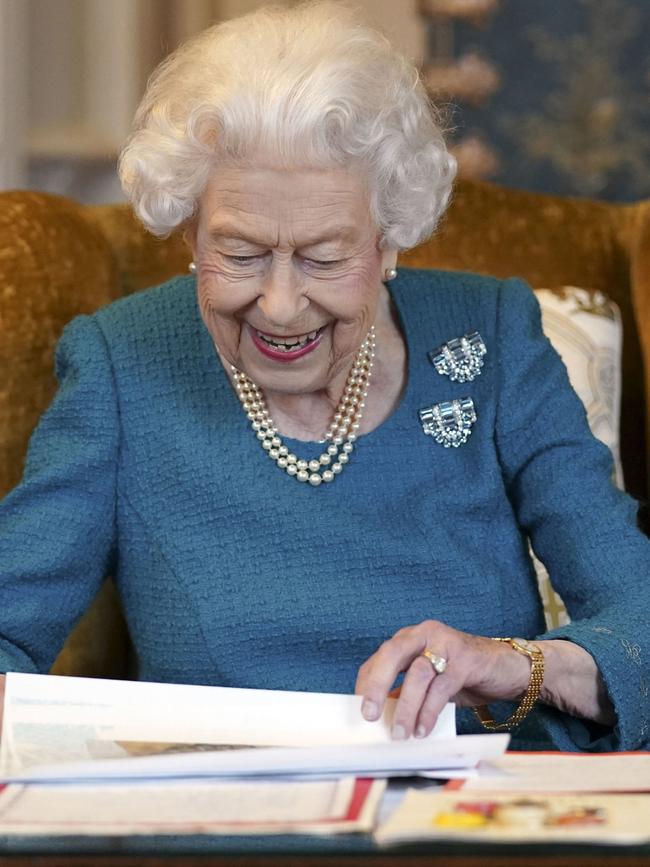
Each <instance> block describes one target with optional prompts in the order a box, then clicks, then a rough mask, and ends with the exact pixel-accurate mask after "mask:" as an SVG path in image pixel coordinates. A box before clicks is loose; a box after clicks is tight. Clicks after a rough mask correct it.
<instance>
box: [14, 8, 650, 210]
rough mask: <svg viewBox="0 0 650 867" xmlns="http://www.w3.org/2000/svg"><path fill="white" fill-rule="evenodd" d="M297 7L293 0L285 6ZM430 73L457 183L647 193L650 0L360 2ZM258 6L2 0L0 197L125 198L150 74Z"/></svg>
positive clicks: (627, 196) (624, 197)
mask: <svg viewBox="0 0 650 867" xmlns="http://www.w3.org/2000/svg"><path fill="white" fill-rule="evenodd" d="M280 2H284V3H285V5H291V3H292V2H294V0H280ZM356 4H357V5H359V6H361V7H363V8H365V10H366V12H367V15H368V17H369V18H370V19H371V20H374V21H375V22H376V23H377V24H378V25H379V26H381V27H382V28H383V29H384V30H385V31H386V32H387V33H388V34H389V35H390V36H391V38H392V39H393V41H394V42H395V43H396V44H397V45H398V46H399V47H400V48H402V49H403V50H404V51H405V52H406V53H407V54H408V55H409V56H410V57H411V58H412V60H413V61H414V62H416V63H417V64H418V65H419V66H420V67H421V69H422V74H423V77H424V80H425V82H426V85H427V87H428V89H429V91H430V93H431V95H432V97H433V98H434V100H436V101H437V102H438V103H440V104H442V105H444V106H445V107H446V108H447V109H448V111H447V117H448V126H449V128H450V138H451V141H452V142H453V147H454V150H455V152H456V155H457V157H458V160H459V164H460V169H461V173H462V174H464V175H466V176H468V177H474V178H485V179H492V180H494V181H497V182H499V183H502V184H505V185H509V186H515V187H520V188H524V189H531V190H538V191H542V192H554V193H559V194H565V195H567V194H572V195H584V196H593V197H597V198H605V199H609V200H611V201H633V200H635V199H640V198H644V197H650V99H649V97H650V55H649V51H648V46H650V2H649V0H356ZM261 5H263V2H262V0H0V188H2V189H11V188H32V189H41V190H47V191H49V192H55V193H61V194H63V195H67V196H70V197H72V198H75V199H78V200H79V201H83V202H88V203H102V202H114V201H120V200H121V199H122V194H121V191H120V189H119V185H118V183H117V180H116V176H115V161H116V157H117V154H118V152H119V149H120V146H121V144H122V142H123V141H124V139H125V137H126V135H127V134H128V130H129V126H130V122H131V118H132V116H133V112H134V110H135V107H136V105H137V103H138V101H139V98H140V96H141V94H142V91H143V88H144V85H145V82H146V79H147V76H148V75H149V73H150V72H151V70H152V69H153V68H154V66H155V65H156V64H157V63H158V62H159V61H160V60H161V59H162V58H163V57H164V56H165V55H166V54H167V53H168V52H169V51H171V50H172V49H173V48H174V47H175V46H176V45H177V44H178V43H179V42H180V41H182V40H183V39H185V38H187V37H188V36H190V35H192V34H193V33H195V32H197V31H198V30H201V29H202V28H204V27H206V26H208V25H209V24H212V23H215V22H217V21H221V20H225V19H227V18H231V17H233V16H236V15H240V14H243V13H244V12H248V11H250V10H252V9H254V8H256V7H258V6H261Z"/></svg>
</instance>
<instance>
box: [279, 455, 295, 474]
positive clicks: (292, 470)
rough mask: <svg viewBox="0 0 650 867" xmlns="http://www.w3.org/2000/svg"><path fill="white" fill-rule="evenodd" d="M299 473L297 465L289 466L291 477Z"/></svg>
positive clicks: (288, 471)
mask: <svg viewBox="0 0 650 867" xmlns="http://www.w3.org/2000/svg"><path fill="white" fill-rule="evenodd" d="M280 460H282V458H280ZM297 472H298V468H297V467H296V465H295V464H287V473H288V474H289V475H290V476H295V475H296V473H297Z"/></svg>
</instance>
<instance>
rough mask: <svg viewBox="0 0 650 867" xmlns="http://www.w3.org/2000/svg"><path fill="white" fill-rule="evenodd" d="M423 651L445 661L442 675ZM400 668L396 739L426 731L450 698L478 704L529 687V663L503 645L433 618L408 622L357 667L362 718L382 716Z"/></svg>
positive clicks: (516, 694)
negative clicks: (361, 698)
mask: <svg viewBox="0 0 650 867" xmlns="http://www.w3.org/2000/svg"><path fill="white" fill-rule="evenodd" d="M424 650H429V651H431V652H432V653H434V654H435V655H436V656H442V657H444V658H445V659H446V660H447V668H446V669H445V671H444V673H443V674H437V673H436V671H435V669H434V667H433V665H432V664H431V662H430V661H429V659H427V658H426V657H425V656H422V652H423V651H424ZM400 672H405V676H404V682H403V684H402V688H401V692H400V696H399V699H398V701H397V705H396V707H395V714H394V717H393V727H392V732H391V733H392V737H393V738H394V739H395V740H401V739H404V738H408V737H410V736H411V735H413V734H414V735H415V736H416V737H425V736H426V735H428V734H429V733H430V732H431V730H432V728H433V726H434V724H435V722H436V720H437V718H438V714H439V713H440V711H441V710H442V709H443V707H444V706H445V704H446V703H447V702H449V701H453V702H456V704H459V705H480V704H486V703H487V702H490V701H496V700H499V699H502V700H515V699H517V698H518V697H519V696H520V695H522V694H523V693H524V692H525V691H526V689H527V688H528V682H529V680H530V662H529V660H528V659H526V657H525V656H523V655H522V654H520V653H517V652H516V651H514V650H513V649H512V648H511V647H509V646H508V645H505V644H501V643H500V642H497V641H492V640H491V639H489V638H484V637H481V636H477V635H470V634H468V633H466V632H460V631H459V630H458V629H452V628H451V627H450V626H446V625H445V624H444V623H439V622H438V621H436V620H425V621H424V622H423V623H419V624H418V625H417V626H407V627H405V628H404V629H400V630H399V632H397V633H395V635H394V636H393V637H392V638H390V639H389V640H388V641H385V642H384V643H383V644H382V645H381V647H380V648H379V650H377V652H376V653H373V655H372V656H371V657H370V658H369V659H367V660H366V662H364V663H363V665H362V666H361V668H360V669H359V674H358V677H357V684H356V688H355V692H356V693H357V695H362V696H363V697H364V700H363V704H362V707H361V710H362V713H363V715H364V717H365V718H366V719H367V720H375V719H378V718H379V716H381V713H382V710H383V708H384V703H385V701H386V698H387V697H388V694H389V692H390V690H391V688H392V687H393V684H394V683H395V679H396V677H397V675H398V674H400Z"/></svg>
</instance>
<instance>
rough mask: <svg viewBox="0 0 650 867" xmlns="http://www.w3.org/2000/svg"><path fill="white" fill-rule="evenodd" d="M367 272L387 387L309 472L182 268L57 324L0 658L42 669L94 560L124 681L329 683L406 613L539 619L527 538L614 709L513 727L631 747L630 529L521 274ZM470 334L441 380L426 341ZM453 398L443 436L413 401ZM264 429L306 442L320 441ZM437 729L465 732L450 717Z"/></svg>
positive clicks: (641, 723) (630, 508)
mask: <svg viewBox="0 0 650 867" xmlns="http://www.w3.org/2000/svg"><path fill="white" fill-rule="evenodd" d="M390 292H391V294H392V297H393V300H394V303H395V306H396V309H397V312H398V314H399V317H400V319H401V323H402V327H403V331H404V335H405V338H406V342H407V345H408V359H409V361H408V387H407V390H406V393H405V395H404V397H403V399H402V401H401V403H400V405H399V406H398V407H397V409H396V410H395V411H394V413H393V414H392V415H391V416H390V417H389V418H388V419H387V420H386V422H385V423H384V424H382V425H381V426H380V427H379V428H377V429H376V430H374V431H372V432H371V433H369V434H367V435H365V436H362V437H360V438H359V441H358V444H357V447H356V448H355V451H354V453H353V455H352V459H351V461H350V463H349V465H348V467H347V468H346V470H345V472H344V473H342V474H341V476H339V477H338V478H337V480H336V481H335V482H334V483H333V484H331V485H321V486H320V487H319V488H312V487H311V486H309V485H301V484H300V483H299V482H297V481H295V480H294V479H291V478H290V477H289V476H287V475H286V474H285V473H283V472H280V471H279V470H278V469H277V467H275V466H274V464H273V462H272V461H269V460H268V459H267V458H266V456H265V454H264V453H263V451H262V449H260V447H259V444H258V442H257V441H256V439H255V438H254V436H253V434H252V433H251V431H250V428H249V422H248V421H247V419H246V417H245V416H244V414H243V412H242V410H241V407H240V405H239V402H238V400H237V397H236V395H235V394H234V392H233V390H232V388H231V386H230V384H229V382H228V380H227V377H226V375H225V372H224V370H223V368H222V367H221V364H220V363H219V361H218V358H217V356H216V354H215V350H214V346H213V344H212V342H211V338H210V336H209V334H208V332H207V330H206V329H205V327H204V325H203V323H202V321H201V318H200V315H199V312H198V308H197V304H196V298H195V284H194V278H192V277H182V278H177V279H175V280H172V281H170V282H169V283H166V284H165V285H162V286H159V287H157V288H154V289H151V290H149V291H146V292H141V293H138V294H136V295H133V296H131V297H128V298H126V299H123V300H120V301H118V302H117V303H115V304H112V305H110V306H108V307H106V308H104V309H102V310H100V311H99V312H97V313H96V314H94V315H92V316H83V317H79V318H78V319H75V320H74V321H73V322H72V323H71V324H70V325H69V326H68V327H67V328H66V330H65V332H64V334H63V337H62V339H61V341H60V344H59V347H58V351H57V365H56V368H57V375H58V378H59V381H60V388H59V391H58V393H57V395H56V397H55V399H54V401H53V403H52V405H51V407H50V409H49V410H48V411H47V412H46V413H45V415H44V416H43V418H42V420H41V422H40V424H39V425H38V428H37V429H36V431H35V433H34V435H33V437H32V440H31V444H30V450H29V455H28V460H27V464H26V469H25V474H24V478H23V480H22V482H21V483H20V484H19V485H18V487H17V488H15V489H14V491H13V492H11V493H10V494H9V495H8V497H6V499H5V500H4V501H3V502H2V503H1V504H0V670H3V671H8V670H19V671H41V672H45V671H47V670H48V668H49V666H50V665H51V663H52V661H53V660H54V658H55V656H56V654H57V652H58V651H59V649H60V647H61V645H62V643H63V641H64V639H65V637H66V635H67V634H68V633H69V631H70V629H71V627H72V626H73V624H74V623H75V621H76V620H77V619H78V618H79V617H80V616H81V614H82V612H83V611H84V610H85V608H86V607H87V605H88V604H89V602H90V600H91V599H92V597H93V596H94V594H95V593H96V592H97V589H98V587H99V585H100V582H101V581H102V579H103V577H104V576H105V575H106V574H107V573H111V574H113V575H115V577H116V581H117V586H118V589H119V592H120V594H121V599H122V603H123V607H124V612H125V616H126V619H127V622H128V625H129V629H130V633H131V636H132V639H133V643H134V647H135V651H136V655H137V660H138V665H139V674H140V677H141V678H143V679H148V680H157V681H170V682H188V683H200V684H221V685H229V686H242V687H264V688H277V689H296V690H314V691H327V692H332V691H333V692H347V691H352V690H353V688H354V683H355V677H356V672H357V669H358V666H359V665H360V664H361V662H363V661H364V660H365V659H366V658H367V657H368V656H369V655H370V654H371V653H372V652H373V651H374V650H375V649H376V648H377V647H378V645H379V644H380V643H381V642H382V641H383V640H385V639H386V638H388V637H389V636H390V635H392V634H393V633H394V632H395V631H396V630H397V629H399V628H400V627H402V626H405V625H408V624H414V623H418V622H420V621H422V620H424V619H427V618H435V619H439V620H442V621H444V622H446V623H449V624H450V625H451V626H454V627H456V628H458V629H462V630H467V631H469V632H473V633H478V634H482V635H516V636H522V637H535V636H540V635H541V634H543V632H544V620H543V616H542V608H541V604H540V599H539V596H538V592H537V585H536V580H535V575H534V571H533V569H532V566H531V562H530V558H529V554H528V540H529V539H530V541H531V542H532V545H533V548H534V550H535V552H536V553H537V555H538V556H539V557H540V559H541V560H542V561H543V562H544V563H545V564H546V566H547V568H548V570H549V572H550V575H551V578H552V581H553V583H554V585H555V587H556V589H557V590H558V592H559V593H560V595H561V596H562V597H563V599H564V600H565V603H566V605H567V608H568V610H569V612H570V614H571V617H572V623H571V624H570V625H568V626H565V627H562V628H561V629H558V630H556V631H555V632H553V633H550V634H549V635H550V636H552V637H558V638H565V639H569V640H571V641H574V642H577V643H578V644H580V645H581V646H583V647H585V648H586V649H587V650H588V651H589V652H590V653H591V654H592V655H593V656H594V658H595V659H596V661H597V663H598V665H599V667H600V670H601V671H602V674H603V677H604V680H605V683H606V686H607V688H608V690H609V693H610V695H611V698H612V701H613V702H614V705H615V708H616V712H617V716H618V722H617V725H616V727H615V728H614V729H612V730H607V729H604V728H600V727H598V726H594V725H588V724H585V723H583V722H581V721H579V720H575V719H572V718H570V717H568V716H565V715H563V714H561V713H559V712H558V711H556V710H555V709H553V708H550V707H544V706H539V707H538V709H537V710H536V711H535V712H534V714H532V715H531V717H529V719H528V720H527V721H526V722H525V723H524V724H523V725H522V726H521V728H520V730H519V731H518V732H517V734H516V736H515V743H516V745H518V746H521V747H527V748H534V747H543V746H546V747H547V746H549V744H552V745H555V746H556V747H559V748H562V749H592V750H603V749H637V748H644V747H646V746H647V745H648V739H649V738H650V731H649V721H650V698H649V694H648V693H649V685H650V671H649V668H648V666H649V662H648V660H649V659H650V629H648V610H650V591H649V589H648V588H649V586H650V585H649V582H648V576H649V574H650V569H649V567H650V545H649V542H648V540H647V539H646V538H645V537H644V536H643V535H642V534H641V533H640V532H639V531H638V530H637V527H636V520H635V516H636V506H635V503H634V502H633V501H631V500H630V499H629V498H628V497H627V496H626V495H624V494H622V493H621V492H619V491H617V490H616V489H615V488H614V487H613V486H612V485H611V484H610V475H611V459H610V455H609V452H608V450H607V448H606V447H605V446H603V445H601V444H600V443H599V442H597V441H596V440H594V438H593V437H592V436H591V434H590V432H589V430H588V426H587V423H586V420H585V413H584V410H583V408H582V405H581V404H580V402H579V400H578V398H577V397H576V396H575V394H574V392H573V391H572V389H571V388H570V386H569V383H568V380H567V376H566V371H565V368H564V366H563V364H562V362H561V361H560V359H559V358H558V356H557V355H556V353H555V352H554V351H553V349H552V348H551V346H550V344H549V343H548V341H547V339H546V338H545V337H544V336H543V334H542V331H541V327H540V315H539V309H538V306H537V302H536V301H535V299H534V296H533V294H532V293H531V291H530V290H529V289H528V287H527V286H526V285H525V284H523V283H522V282H520V281H518V280H508V281H498V280H495V279H491V278H485V277H478V276H474V275H469V274H450V273H444V272H433V271H409V270H403V271H402V272H401V273H400V275H399V277H398V278H397V279H396V280H395V281H393V282H392V283H391V285H390ZM473 330H478V331H479V332H480V334H481V336H482V338H483V340H484V342H485V344H486V346H487V355H486V357H485V365H484V367H483V370H482V372H481V374H480V375H479V376H478V377H477V378H476V379H474V380H473V381H471V382H466V383H458V382H452V381H450V379H449V377H448V376H444V375H441V374H439V373H438V372H437V371H436V370H435V368H434V367H433V365H432V364H431V362H430V360H429V358H428V352H429V351H430V350H431V349H434V348H435V347H437V346H439V345H440V344H441V343H443V342H445V341H447V340H449V339H451V338H453V337H458V336H461V335H463V334H465V333H466V332H469V331H473ZM462 397H471V398H472V400H473V402H474V406H475V408H476V413H477V420H476V422H475V423H474V425H473V428H472V433H471V436H470V437H469V439H468V441H467V442H466V443H465V444H464V445H462V446H460V447H459V448H444V447H443V446H442V445H440V444H438V443H437V442H436V441H435V440H434V439H433V438H432V437H430V436H426V435H425V434H424V433H423V430H422V427H421V423H420V419H419V415H418V413H419V410H421V409H423V408H426V407H430V406H432V405H433V404H435V403H440V402H442V401H446V400H451V399H453V398H462ZM285 441H286V443H287V445H289V446H290V447H291V449H292V450H293V451H296V452H297V453H298V454H299V455H300V456H304V457H307V458H311V457H316V456H317V455H318V454H319V453H320V450H321V448H322V447H321V446H320V445H318V444H317V443H307V444H305V443H299V442H297V441H294V440H291V439H288V438H286V439H285ZM502 710H503V712H504V713H506V712H507V710H508V709H507V708H504V709H502ZM459 726H460V730H461V731H476V730H479V729H478V723H477V722H476V721H475V720H474V719H473V716H472V714H471V713H469V712H460V713H459Z"/></svg>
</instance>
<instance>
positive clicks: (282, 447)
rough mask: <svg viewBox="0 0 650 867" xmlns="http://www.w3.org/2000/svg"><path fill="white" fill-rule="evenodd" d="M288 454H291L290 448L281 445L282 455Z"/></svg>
mask: <svg viewBox="0 0 650 867" xmlns="http://www.w3.org/2000/svg"><path fill="white" fill-rule="evenodd" d="M288 454H289V449H288V448H287V447H286V446H280V455H281V456H282V457H283V458H286V456H287V455H288Z"/></svg>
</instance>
